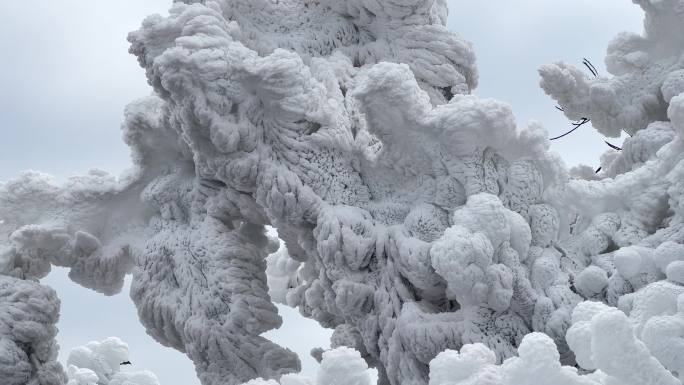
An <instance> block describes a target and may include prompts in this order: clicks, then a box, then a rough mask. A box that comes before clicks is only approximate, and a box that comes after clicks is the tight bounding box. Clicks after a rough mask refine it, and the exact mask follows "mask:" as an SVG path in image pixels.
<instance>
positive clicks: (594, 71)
mask: <svg viewBox="0 0 684 385" xmlns="http://www.w3.org/2000/svg"><path fill="white" fill-rule="evenodd" d="M582 64H584V66H585V67H587V69H589V72H591V74H592V75H594V77H597V76H598V70H597V69H596V67H594V65H593V64H592V63H591V62H590V61H589V60H588V59H587V58H583V60H582Z"/></svg>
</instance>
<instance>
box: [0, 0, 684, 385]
mask: <svg viewBox="0 0 684 385" xmlns="http://www.w3.org/2000/svg"><path fill="white" fill-rule="evenodd" d="M635 2H637V3H639V4H640V5H641V6H642V8H643V9H644V10H645V12H646V24H645V25H646V31H645V33H644V36H636V35H626V34H623V35H620V36H618V37H617V38H616V39H615V40H614V42H613V43H611V45H610V47H609V49H608V57H607V64H608V69H609V71H610V72H611V73H612V74H613V75H615V76H613V77H610V78H608V77H597V78H589V77H588V76H587V75H586V74H584V73H583V72H582V71H580V70H578V69H576V68H573V67H571V66H568V65H565V64H555V65H549V66H545V67H543V68H542V69H541V75H542V87H543V88H544V90H545V91H546V92H547V93H549V94H550V95H551V96H552V97H553V98H555V99H556V100H557V101H558V102H559V104H560V105H561V106H562V107H563V108H564V110H565V113H566V115H568V117H569V118H573V119H575V118H577V119H579V118H583V117H586V118H588V119H591V120H592V122H593V124H594V126H595V127H596V128H597V129H598V130H599V131H601V132H602V133H604V134H607V135H617V134H619V132H620V131H621V130H625V131H627V132H629V133H632V134H634V135H633V136H632V137H631V138H629V139H627V141H626V143H625V144H624V145H623V148H624V150H623V151H622V152H621V153H619V154H618V153H613V154H608V155H606V156H605V157H604V159H603V163H604V164H603V166H604V167H603V168H604V171H603V172H602V173H601V174H599V175H598V176H592V177H591V178H590V179H592V180H586V179H571V178H570V175H571V174H570V173H569V172H568V171H567V170H566V168H565V166H564V165H563V163H562V161H561V160H560V159H559V158H558V156H557V155H555V154H553V153H551V152H549V151H548V141H547V136H546V132H545V130H544V129H543V128H542V127H540V126H538V125H536V124H530V125H529V126H527V127H524V128H519V127H516V124H515V118H514V116H513V113H512V111H511V110H510V108H509V107H508V106H507V105H506V104H503V103H501V102H498V101H495V100H490V99H480V98H477V97H475V96H472V95H470V92H471V90H472V89H473V88H474V87H475V86H476V83H477V72H476V69H475V65H474V61H475V59H474V53H473V50H472V48H471V45H470V44H469V43H467V42H465V41H464V40H462V39H461V38H459V37H458V36H457V35H456V34H454V33H452V32H449V31H448V30H447V29H446V28H445V27H444V23H445V19H446V12H447V10H446V5H445V2H444V1H443V0H401V1H399V0H346V1H340V0H318V1H309V0H280V1H276V2H273V1H270V0H232V1H229V0H206V1H193V0H186V1H177V2H175V3H174V5H173V7H172V9H171V11H170V14H169V15H168V16H166V17H162V16H159V15H155V16H151V17H149V18H148V19H146V20H145V21H144V23H143V25H142V27H141V28H140V30H138V31H136V32H133V33H131V35H130V36H129V40H130V42H131V52H132V53H133V54H135V55H136V56H137V57H138V60H139V63H140V65H141V66H142V67H143V68H144V69H145V70H146V74H147V77H148V81H149V83H150V84H151V85H152V86H153V88H154V91H155V95H154V96H151V97H149V98H146V99H143V100H140V101H137V102H134V103H132V104H131V105H130V106H129V107H128V108H127V110H126V116H125V122H124V124H123V130H124V138H125V140H126V143H128V144H129V146H130V147H131V150H132V155H133V161H134V164H135V168H134V169H133V170H132V171H131V172H129V173H128V174H126V175H124V176H122V177H121V178H118V179H116V178H113V177H111V176H109V175H107V174H105V173H103V172H100V171H92V172H90V173H89V174H88V175H86V176H83V177H77V178H72V179H71V180H69V181H68V182H67V183H66V184H65V185H62V186H60V185H57V184H56V183H54V182H53V181H52V180H51V179H50V178H49V177H47V176H45V175H41V174H38V173H25V174H23V175H22V176H20V177H19V178H18V179H15V180H13V181H10V182H7V183H5V184H4V185H0V218H1V219H2V222H0V234H1V236H2V238H1V239H0V242H1V243H0V274H2V275H0V282H6V284H5V285H4V286H0V288H3V291H2V292H0V301H2V302H0V306H7V307H9V308H10V309H11V311H7V312H4V313H0V316H2V317H5V314H7V315H8V316H7V317H9V319H8V320H6V321H5V320H4V318H0V321H2V322H0V336H2V339H0V341H2V342H1V343H2V345H0V347H1V348H2V349H3V351H6V352H7V353H4V354H2V355H0V357H1V358H2V360H0V373H5V372H7V371H8V370H9V369H8V368H9V367H10V365H12V366H15V365H16V366H17V367H19V368H21V371H20V372H12V373H13V374H12V375H13V376H14V377H12V376H10V377H9V378H10V381H13V382H10V384H11V385H15V384H24V383H26V381H27V379H28V380H29V381H33V382H29V383H40V384H59V383H63V381H64V374H63V372H62V369H61V367H60V366H59V365H58V364H56V362H55V361H54V359H55V351H56V345H55V343H54V335H55V328H54V324H55V322H56V318H57V314H58V304H59V302H58V300H57V298H56V296H55V294H54V293H53V292H52V291H51V290H49V289H47V288H44V287H43V286H40V285H39V284H38V283H36V282H35V281H36V280H37V279H40V278H42V277H44V276H45V275H46V274H47V273H48V272H49V270H50V266H51V265H57V266H65V267H69V268H71V273H70V277H71V278H72V279H73V280H74V281H76V282H78V283H80V284H82V285H84V286H86V287H89V288H92V289H94V290H97V291H100V292H102V293H104V294H114V293H116V292H118V291H120V290H121V287H122V282H123V277H124V276H125V275H126V274H128V273H132V274H133V284H132V289H131V297H132V299H133V301H134V302H135V304H136V306H137V309H138V314H139V316H140V319H141V322H142V323H143V325H144V326H145V327H146V329H147V331H148V333H149V334H150V335H151V336H153V337H154V338H155V339H156V340H157V341H159V342H160V343H161V344H163V345H165V346H169V347H173V348H175V349H178V350H180V351H183V352H185V353H186V354H187V355H188V357H189V358H190V359H191V360H192V361H193V362H194V364H195V366H196V369H197V373H198V375H199V378H200V380H201V381H202V383H203V384H204V385H218V384H222V385H223V384H240V383H243V382H247V381H250V380H252V379H255V378H266V379H269V380H255V381H253V382H252V384H263V383H266V384H274V382H268V381H273V380H275V379H277V378H280V381H281V384H283V385H287V384H290V385H294V384H305V383H307V382H306V381H305V380H303V379H301V378H300V377H297V376H292V375H285V376H283V374H285V373H291V372H295V371H297V370H298V369H299V366H300V364H299V360H298V358H297V357H296V355H295V354H294V353H293V352H291V351H289V350H287V349H285V348H282V347H280V346H278V345H276V344H274V343H272V342H270V341H268V340H267V339H265V338H264V337H262V336H261V334H262V333H263V332H265V331H267V330H270V329H273V328H277V327H278V326H279V325H280V323H281V319H280V317H279V316H278V314H277V310H276V307H275V306H274V305H273V303H272V300H274V301H278V302H282V303H286V304H288V305H290V306H293V307H298V308H299V310H300V311H301V312H302V314H304V315H305V316H308V317H311V318H313V319H315V320H317V321H318V322H319V323H320V324H321V325H322V326H324V327H327V328H331V329H334V334H333V339H332V341H331V342H332V345H333V347H335V348H337V347H343V346H346V347H349V348H353V349H355V350H356V351H358V353H353V352H352V351H351V350H347V349H341V350H340V349H338V350H334V351H331V352H325V353H323V355H322V360H323V361H322V368H321V372H320V373H321V374H320V375H319V378H318V380H317V382H318V383H320V384H323V383H325V384H326V385H328V384H331V383H339V384H364V385H365V384H366V383H367V382H365V381H366V377H364V375H362V374H360V373H362V372H363V370H365V365H366V364H368V365H370V366H374V367H376V368H377V369H378V372H379V377H380V383H382V384H392V385H399V384H401V385H413V384H426V383H428V381H429V382H430V383H431V384H433V385H435V384H473V385H474V384H478V385H482V384H507V385H508V384H510V385H512V384H515V385H521V384H533V383H534V384H537V383H538V381H539V379H540V378H547V379H548V381H549V383H553V384H554V385H556V384H563V385H565V384H587V385H589V384H605V385H616V384H635V385H636V384H647V383H652V384H659V385H660V384H668V385H669V384H673V385H674V384H679V383H681V381H680V380H681V379H677V376H681V375H682V370H684V369H682V368H681V362H682V361H683V360H682V357H684V355H683V354H684V353H683V352H682V348H681V344H680V342H681V338H682V337H681V336H682V335H683V332H682V329H681V325H682V319H681V318H682V316H681V314H682V311H681V306H680V308H679V310H677V309H678V308H677V306H678V305H677V301H679V302H680V304H681V302H682V300H681V298H682V297H681V296H680V294H681V293H682V291H684V254H683V251H682V248H683V247H684V246H682V244H684V95H683V94H682V92H684V80H683V79H684V76H683V75H682V74H683V73H684V72H683V71H684V59H683V56H682V55H683V54H684V50H683V49H682V47H684V41H683V39H684V22H683V20H684V1H682V0H658V1H656V0H638V1H635ZM572 175H573V176H578V175H579V176H582V175H584V176H586V175H587V172H586V170H582V169H578V170H576V171H575V172H573V173H572ZM266 226H272V227H273V228H275V229H277V232H278V237H280V238H281V239H282V241H283V243H282V244H281V245H279V244H278V242H277V239H276V238H274V237H269V236H268V235H267V233H266ZM269 255H270V256H269ZM267 273H268V277H269V278H268V280H267ZM267 281H268V282H267ZM269 284H270V287H269ZM269 293H270V294H271V295H270V296H269ZM22 295H26V296H29V295H30V296H31V297H32V298H34V296H35V298H38V299H35V301H39V302H40V303H39V304H38V305H35V306H29V305H27V302H25V301H21V300H17V298H20V297H21V296H22ZM677 298H679V299H677ZM587 300H588V301H592V302H586V301H587ZM611 307H613V308H611ZM615 307H616V308H618V309H619V310H616V309H614V308H615ZM24 319H26V320H27V321H26V322H27V326H26V327H25V328H20V329H17V328H16V327H3V325H5V324H7V325H14V324H18V325H21V323H22V322H23V320H24ZM36 320H40V322H38V321H36ZM566 335H567V338H566ZM672 340H675V341H676V342H677V343H670V341H672ZM34 345H35V346H34ZM98 346H101V345H98ZM93 348H95V346H93ZM93 348H88V349H90V351H93V352H94V350H93ZM98 349H99V348H95V351H97V350H98ZM92 354H95V355H96V354H97V353H92ZM356 354H358V355H359V356H360V357H361V358H363V359H364V360H365V363H363V362H361V360H360V358H359V356H356ZM435 357H436V358H435ZM616 357H621V358H623V357H624V359H618V360H615V358H616ZM615 361H617V362H615ZM100 362H101V363H102V365H104V366H98V365H99V363H100ZM105 364H106V365H105ZM499 364H500V365H499ZM575 364H577V365H579V366H580V367H581V368H583V369H585V370H595V372H593V373H591V374H588V375H582V374H581V373H580V372H579V371H578V370H577V369H575V368H574V365H575ZM88 365H90V364H88ZM88 365H84V366H85V367H87V368H88V369H89V370H90V372H87V371H85V370H83V369H69V373H70V375H72V381H81V382H75V383H77V384H80V383H88V382H87V381H92V378H94V377H92V376H91V375H90V373H95V374H96V375H97V376H98V378H99V381H104V380H103V379H102V378H101V376H100V373H105V374H104V375H105V377H106V378H109V377H107V376H109V374H106V373H109V372H107V371H106V370H109V369H112V367H111V366H110V365H109V364H107V360H104V361H98V364H97V365H95V367H88ZM562 365H566V366H562ZM107 368H109V369H107ZM3 371H5V372H3ZM16 373H19V374H16ZM357 373H359V375H358V376H357V375H356V374H357ZM44 378H46V380H43V379H44ZM75 378H78V380H77V379H75ZM36 381H38V382H36ZM50 381H52V382H50ZM111 381H113V380H111ZM259 381H261V382H259ZM298 381H299V382H298ZM336 381H340V382H336ZM344 381H347V382H344ZM535 381H536V382H535ZM630 381H631V382H630ZM635 381H636V382H635ZM639 381H642V382H639ZM648 381H655V382H648ZM110 383H112V382H110ZM124 383H125V382H124ZM309 383H310V382H309Z"/></svg>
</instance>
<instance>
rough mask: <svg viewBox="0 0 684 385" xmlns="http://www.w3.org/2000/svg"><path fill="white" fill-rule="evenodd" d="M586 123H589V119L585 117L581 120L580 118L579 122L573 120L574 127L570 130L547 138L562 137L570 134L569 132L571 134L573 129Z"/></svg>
mask: <svg viewBox="0 0 684 385" xmlns="http://www.w3.org/2000/svg"><path fill="white" fill-rule="evenodd" d="M587 123H589V119H587V118H582V120H580V121H579V122H574V123H572V125H573V126H575V128H573V129H572V130H570V131H568V132H566V133H565V134H563V135H559V136H557V137H555V138H551V139H549V140H556V139H560V138H562V137H564V136H566V135H570V134H572V133H573V132H574V131H575V130H577V129H578V128H580V127H582V126H583V125H585V124H587Z"/></svg>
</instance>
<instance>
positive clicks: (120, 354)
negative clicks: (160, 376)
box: [67, 337, 159, 385]
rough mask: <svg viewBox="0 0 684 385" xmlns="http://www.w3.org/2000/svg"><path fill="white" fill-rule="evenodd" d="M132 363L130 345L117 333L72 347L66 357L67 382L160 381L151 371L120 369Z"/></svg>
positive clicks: (151, 384)
mask: <svg viewBox="0 0 684 385" xmlns="http://www.w3.org/2000/svg"><path fill="white" fill-rule="evenodd" d="M122 365H131V362H130V360H129V352H128V345H127V344H126V343H125V342H123V341H121V340H120V339H118V338H116V337H110V338H107V339H105V340H104V341H100V342H98V341H92V342H89V343H88V344H87V345H85V346H80V347H77V348H75V349H72V350H71V352H70V353H69V358H68V359H67V375H68V377H69V382H67V385H159V380H157V377H156V376H155V375H154V374H153V373H152V372H149V371H137V372H134V371H130V372H124V371H121V366H122Z"/></svg>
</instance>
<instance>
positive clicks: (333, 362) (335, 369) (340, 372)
mask: <svg viewBox="0 0 684 385" xmlns="http://www.w3.org/2000/svg"><path fill="white" fill-rule="evenodd" d="M370 384H371V379H370V375H369V372H368V365H366V362H365V361H364V360H363V358H361V355H360V354H359V352H357V351H356V350H354V349H351V348H347V347H340V348H337V349H333V350H328V351H326V352H324V353H323V355H322V359H321V365H320V367H319V368H318V375H317V376H316V380H315V381H314V380H312V379H310V378H308V377H305V376H302V375H299V374H286V375H284V376H282V377H281V378H280V381H274V380H264V379H261V378H258V379H255V380H251V381H248V382H246V383H245V384H243V385H370Z"/></svg>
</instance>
